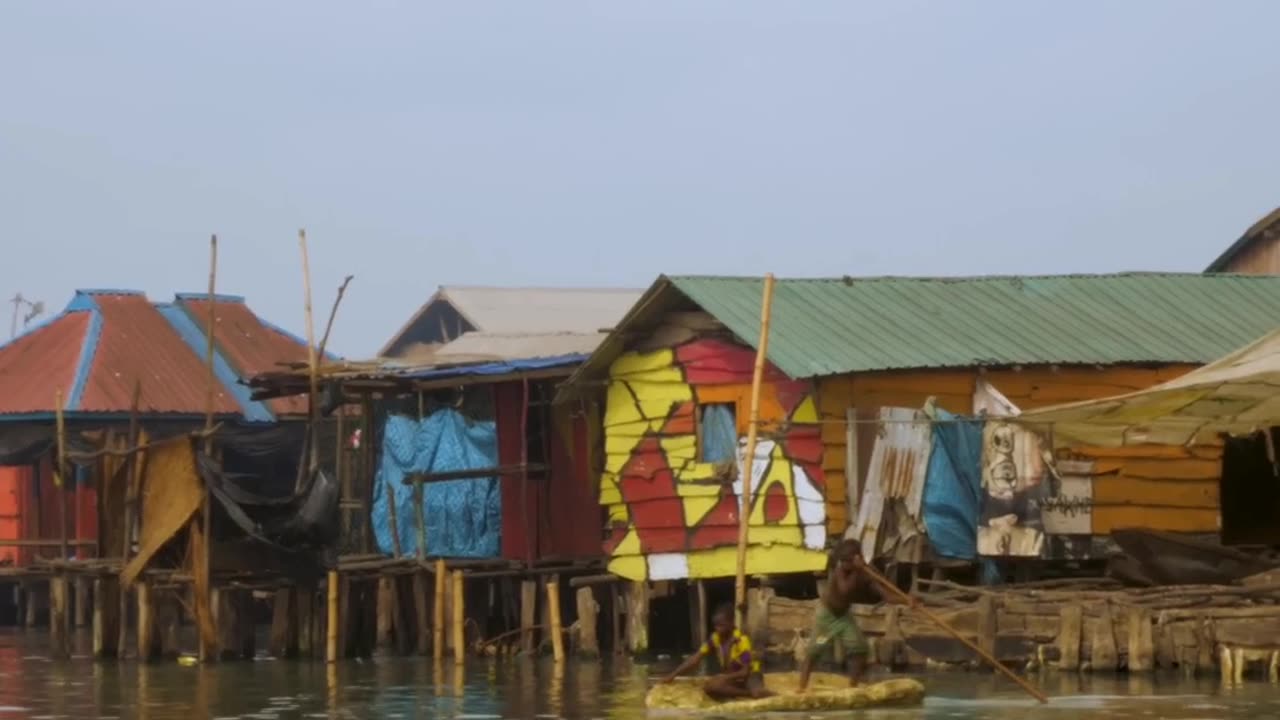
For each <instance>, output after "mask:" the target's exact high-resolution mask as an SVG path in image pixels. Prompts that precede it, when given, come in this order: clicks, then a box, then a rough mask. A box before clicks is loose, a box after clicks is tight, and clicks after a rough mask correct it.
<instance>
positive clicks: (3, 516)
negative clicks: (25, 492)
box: [0, 467, 31, 565]
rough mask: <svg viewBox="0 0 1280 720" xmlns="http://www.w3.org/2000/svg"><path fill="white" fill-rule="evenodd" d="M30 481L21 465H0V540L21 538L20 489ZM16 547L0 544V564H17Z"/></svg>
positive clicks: (29, 476) (29, 472) (27, 472)
mask: <svg viewBox="0 0 1280 720" xmlns="http://www.w3.org/2000/svg"><path fill="white" fill-rule="evenodd" d="M30 481H31V471H30V469H28V468H23V467H0V540H18V539H21V538H22V506H21V489H22V485H23V484H24V483H27V482H30ZM17 564H18V548H16V547H5V546H3V545H0V565H17Z"/></svg>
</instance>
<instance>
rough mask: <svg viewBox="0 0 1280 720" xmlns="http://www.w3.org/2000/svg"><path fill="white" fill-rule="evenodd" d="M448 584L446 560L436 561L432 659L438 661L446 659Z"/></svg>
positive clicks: (432, 620)
mask: <svg viewBox="0 0 1280 720" xmlns="http://www.w3.org/2000/svg"><path fill="white" fill-rule="evenodd" d="M447 582H448V576H446V575H445V567H444V560H436V600H435V605H434V606H433V607H432V608H431V634H432V637H431V657H433V658H435V659H436V660H439V659H441V658H443V657H444V602H445V601H444V598H445V592H444V591H445V584H446V583H447Z"/></svg>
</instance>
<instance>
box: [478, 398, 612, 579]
mask: <svg viewBox="0 0 1280 720" xmlns="http://www.w3.org/2000/svg"><path fill="white" fill-rule="evenodd" d="M524 392H525V388H524V385H523V383H521V382H507V383H499V384H496V385H494V386H493V401H494V420H495V422H496V424H497V428H498V464H499V465H520V464H521V462H522V457H523V456H522V453H521V450H522V423H521V421H522V417H523V410H524V407H525V397H524ZM530 393H531V394H535V395H536V393H534V392H533V384H532V383H531V384H530ZM546 411H547V408H546V407H545V406H542V407H535V408H532V409H531V412H546ZM547 428H548V430H547V432H548V438H547V464H548V465H549V466H550V470H549V471H547V472H545V473H542V472H539V473H530V474H529V480H528V483H527V485H525V484H524V483H523V481H522V479H521V476H519V475H514V476H512V477H508V478H503V480H502V556H503V557H504V558H507V559H511V560H521V561H525V562H530V561H534V560H538V559H543V558H557V559H567V558H573V559H578V558H589V557H597V556H599V555H600V525H601V520H600V506H599V505H598V504H597V503H596V498H595V488H594V486H593V485H592V482H591V471H590V456H589V453H588V452H587V438H588V435H587V424H586V419H585V418H583V417H575V418H573V419H572V422H571V428H572V429H571V432H572V435H573V437H572V438H569V439H568V440H571V442H572V447H573V448H574V452H573V453H572V455H571V454H570V452H569V448H568V446H567V445H566V438H563V437H561V436H559V435H558V434H557V432H558V429H557V427H556V425H555V423H553V422H548V424H547ZM529 452H530V454H531V455H532V456H533V457H535V458H536V456H537V451H536V450H534V449H532V448H530V450H529ZM522 487H523V489H522Z"/></svg>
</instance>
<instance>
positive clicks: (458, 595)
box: [453, 570, 467, 663]
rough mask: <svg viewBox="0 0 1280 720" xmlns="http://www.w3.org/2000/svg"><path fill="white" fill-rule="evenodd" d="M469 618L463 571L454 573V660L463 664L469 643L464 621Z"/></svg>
mask: <svg viewBox="0 0 1280 720" xmlns="http://www.w3.org/2000/svg"><path fill="white" fill-rule="evenodd" d="M466 616H467V606H466V603H465V602H464V589H463V579H462V571H461V570H454V571H453V660H454V662H458V663H461V662H462V661H463V660H465V659H466V656H467V641H466V635H465V633H464V631H465V630H466V628H465V627H464V625H463V620H464V619H465V618H466Z"/></svg>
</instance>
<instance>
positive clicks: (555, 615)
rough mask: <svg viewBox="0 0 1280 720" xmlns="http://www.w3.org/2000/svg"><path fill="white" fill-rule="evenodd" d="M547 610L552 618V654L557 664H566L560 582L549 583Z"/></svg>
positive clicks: (555, 580)
mask: <svg viewBox="0 0 1280 720" xmlns="http://www.w3.org/2000/svg"><path fill="white" fill-rule="evenodd" d="M547 610H548V614H549V615H550V618H551V653H552V657H554V658H555V660H556V662H558V663H559V662H564V629H563V627H562V626H561V620H560V580H559V579H558V578H556V577H552V578H551V580H550V581H548V582H547Z"/></svg>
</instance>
